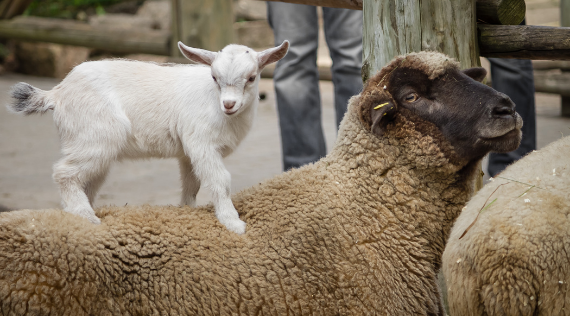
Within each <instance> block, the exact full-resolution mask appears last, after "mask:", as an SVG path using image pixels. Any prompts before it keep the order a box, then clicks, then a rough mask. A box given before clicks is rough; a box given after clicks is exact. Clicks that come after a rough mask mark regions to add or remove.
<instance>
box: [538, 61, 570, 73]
mask: <svg viewBox="0 0 570 316" xmlns="http://www.w3.org/2000/svg"><path fill="white" fill-rule="evenodd" d="M532 68H533V69H534V70H550V69H562V70H568V71H570V61H566V60H535V61H533V62H532Z"/></svg>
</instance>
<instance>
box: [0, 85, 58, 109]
mask: <svg viewBox="0 0 570 316" xmlns="http://www.w3.org/2000/svg"><path fill="white" fill-rule="evenodd" d="M10 94H11V96H12V99H13V100H12V102H11V103H10V104H8V109H9V110H11V111H14V112H18V113H19V112H21V113H24V114H26V115H29V114H34V113H44V112H46V111H47V110H53V109H54V106H55V104H54V103H53V102H52V101H51V100H49V99H48V98H47V97H46V91H44V90H41V89H38V88H36V87H34V86H31V85H29V84H27V83H25V82H19V83H17V84H15V85H14V86H13V87H12V91H11V93H10Z"/></svg>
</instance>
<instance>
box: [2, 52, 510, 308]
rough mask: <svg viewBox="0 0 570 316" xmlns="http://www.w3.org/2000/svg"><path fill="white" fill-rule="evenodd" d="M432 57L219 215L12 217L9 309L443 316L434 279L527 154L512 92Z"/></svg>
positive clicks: (146, 210) (355, 102) (414, 64)
mask: <svg viewBox="0 0 570 316" xmlns="http://www.w3.org/2000/svg"><path fill="white" fill-rule="evenodd" d="M484 75H485V70H484V69H482V68H473V69H468V70H464V71H460V70H459V64H458V62H456V61H455V60H453V59H451V58H449V57H447V56H445V55H443V54H440V53H435V52H420V53H413V54H410V55H407V56H405V57H398V58H396V59H395V60H393V61H392V62H391V63H389V64H388V65H387V66H385V67H384V68H383V69H382V70H381V71H380V72H379V73H378V74H377V75H375V76H374V77H372V78H371V79H370V80H369V81H368V82H367V84H366V86H365V88H364V90H363V91H362V93H361V94H359V95H357V96H355V97H353V98H351V100H350V102H349V106H348V111H347V113H346V114H345V116H344V118H343V121H342V123H341V126H340V129H339V134H338V139H337V141H336V144H335V146H334V148H333V149H332V151H331V152H330V153H329V154H328V155H327V156H326V157H324V158H323V159H321V160H320V161H318V162H317V163H315V164H310V165H307V166H303V167H301V168H298V169H293V170H291V171H289V172H286V173H283V174H280V175H277V176H276V177H274V178H273V179H270V180H267V181H265V182H263V183H261V184H259V185H256V186H254V187H251V188H248V189H246V190H244V191H241V192H239V193H238V194H236V195H234V196H233V202H234V205H235V206H236V209H237V210H238V212H239V214H240V216H241V218H242V219H243V220H245V221H246V222H247V223H248V230H247V232H246V233H245V234H243V235H236V234H232V233H231V232H229V231H227V230H224V229H223V227H221V226H220V224H219V223H217V221H216V220H215V218H214V217H213V216H212V214H211V208H212V206H210V205H207V206H202V207H199V208H195V209H191V208H189V207H176V206H162V207H161V206H148V205H145V206H129V207H103V208H99V209H98V210H97V214H98V216H99V217H100V218H101V220H102V222H103V224H102V225H86V224H85V223H82V222H81V221H77V220H75V219H73V218H71V217H70V216H68V215H66V213H64V212H62V211H61V210H35V211H34V210H20V211H12V212H10V213H7V214H0V297H1V298H2V306H1V308H0V313H4V314H11V315H19V314H23V313H34V314H36V315H44V314H45V315H47V314H48V313H52V314H73V315H86V314H96V315H111V314H129V315H151V314H152V315H158V314H171V315H230V314H238V313H239V314H247V315H254V314H265V315H267V314H271V315H285V314H291V315H306V314H320V315H374V314H382V315H385V314H390V315H405V314H417V315H442V314H443V310H442V306H441V303H440V295H439V291H438V289H437V285H436V272H437V271H438V270H439V267H440V260H441V259H440V257H441V253H442V251H443V247H444V245H445V242H446V239H447V235H448V233H449V230H450V228H451V225H452V223H453V220H454V219H455V217H456V216H457V215H458V214H459V212H460V210H461V209H462V207H463V206H464V205H465V203H466V202H467V200H468V198H469V196H470V195H471V192H472V190H473V180H474V177H475V175H476V174H478V168H477V165H478V163H479V161H480V160H481V159H482V158H483V156H484V155H485V154H486V153H487V152H488V151H490V150H495V151H510V150H513V149H514V148H516V147H517V146H518V143H519V142H520V136H521V134H520V127H521V119H520V117H519V116H518V114H516V113H515V112H514V110H513V108H514V104H513V103H512V101H510V99H508V97H506V96H505V95H503V94H501V93H498V92H496V91H495V90H493V89H491V88H489V87H487V86H485V85H483V84H482V83H480V82H478V81H476V80H474V79H472V78H475V79H477V80H481V79H482V78H483V77H484Z"/></svg>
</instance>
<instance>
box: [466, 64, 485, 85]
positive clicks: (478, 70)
mask: <svg viewBox="0 0 570 316" xmlns="http://www.w3.org/2000/svg"><path fill="white" fill-rule="evenodd" d="M462 71H463V73H464V74H466V75H467V76H469V77H471V78H473V80H477V81H479V82H483V79H485V76H486V75H487V70H485V68H483V67H474V68H469V69H464V70H462Z"/></svg>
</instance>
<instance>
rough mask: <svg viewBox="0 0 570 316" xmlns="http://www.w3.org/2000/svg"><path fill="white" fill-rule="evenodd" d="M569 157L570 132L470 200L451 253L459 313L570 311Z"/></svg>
mask: <svg viewBox="0 0 570 316" xmlns="http://www.w3.org/2000/svg"><path fill="white" fill-rule="evenodd" d="M568 157H570V137H566V138H564V139H562V140H559V141H557V142H555V143H553V144H551V145H549V146H547V147H546V148H544V149H542V150H540V151H538V152H533V153H531V154H529V155H528V156H526V157H524V158H523V159H521V160H520V161H518V162H517V163H515V164H513V165H511V166H509V167H508V168H507V169H506V170H505V171H504V172H502V173H501V174H499V175H498V176H497V177H496V178H495V179H494V180H493V181H492V182H490V183H489V184H487V185H486V186H485V187H484V188H483V189H482V190H481V191H479V192H478V193H477V195H476V196H475V197H474V198H473V199H472V200H471V201H470V202H469V203H468V204H467V206H466V208H465V209H464V210H463V212H462V213H461V215H460V216H459V217H458V219H457V221H456V223H455V225H454V227H453V229H452V232H451V235H450V238H449V240H448V244H447V246H446V249H445V252H444V254H443V270H444V275H445V278H446V282H447V287H448V295H449V298H448V299H449V305H450V312H451V314H452V315H551V314H552V315H557V314H564V313H565V312H564V311H563V310H562V308H563V307H564V306H565V305H566V306H568V304H570V290H568V286H570V285H569V282H570V264H569V262H570V235H569V232H570V219H569V216H570V158H568ZM478 214H479V216H478V217H477V215H478ZM463 234H464V236H463V237H462V238H461V239H459V238H460V237H461V236H462V235H463Z"/></svg>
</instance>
